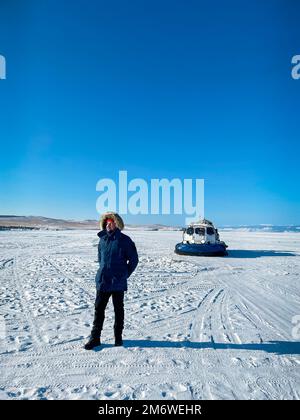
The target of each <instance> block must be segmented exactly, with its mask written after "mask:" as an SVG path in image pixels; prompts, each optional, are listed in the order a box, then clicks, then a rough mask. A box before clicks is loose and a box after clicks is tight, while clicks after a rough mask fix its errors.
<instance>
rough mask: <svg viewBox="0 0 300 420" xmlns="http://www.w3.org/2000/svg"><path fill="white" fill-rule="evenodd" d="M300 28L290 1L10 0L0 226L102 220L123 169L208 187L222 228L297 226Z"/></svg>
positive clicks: (1, 42) (1, 119)
mask: <svg viewBox="0 0 300 420" xmlns="http://www.w3.org/2000/svg"><path fill="white" fill-rule="evenodd" d="M299 21H300V3H299V2H298V1H294V0H280V1H278V0H265V1H261V0H252V1H243V0H239V1H232V0H229V1H226V0H222V1H221V0H220V1H214V2H209V1H201V0H195V1H190V0H182V1H176V0H172V1H165V0H159V1H156V0H151V1H150V0H149V1H146V0H145V1H143V0H131V1H129V2H126V1H114V0H112V1H102V0H98V1H96V0H94V1H88V2H87V1H83V0H73V1H62V0H60V1H58V0H43V1H40V0H27V1H23V0H2V1H1V15H0V54H2V55H4V56H5V57H6V61H7V79H6V80H0V129H1V130H0V142H1V153H0V191H1V201H0V214H17V215H44V216H50V217H63V218H79V219H86V218H96V217H98V215H97V213H96V208H95V203H96V199H97V197H98V195H99V193H97V192H96V190H95V186H96V182H97V180H98V179H100V178H105V177H110V178H116V176H117V174H118V171H119V170H122V169H125V170H127V171H128V176H129V178H130V179H131V178H135V177H141V178H145V179H146V180H150V178H164V177H166V178H169V179H172V178H174V177H179V178H181V179H183V178H204V179H205V210H206V217H208V218H210V219H212V220H213V221H215V222H216V223H217V224H256V223H274V224H293V223H294V224H296V223H299V222H300V220H299V214H300V197H299V196H300V195H299V191H300V189H299V179H300V176H299V155H300V153H299V152H300V145H299V144H300V142H299V136H300V135H299V130H300V118H299V107H300V80H293V79H292V78H291V68H292V65H291V58H292V56H293V55H295V54H300V25H299ZM125 219H126V220H127V221H128V222H135V221H136V222H163V223H170V224H172V223H182V221H183V218H178V217H174V216H170V217H169V218H166V217H148V218H145V217H135V218H133V217H127V218H125Z"/></svg>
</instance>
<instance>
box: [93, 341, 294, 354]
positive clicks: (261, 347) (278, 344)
mask: <svg viewBox="0 0 300 420" xmlns="http://www.w3.org/2000/svg"><path fill="white" fill-rule="evenodd" d="M109 347H114V346H113V345H112V344H102V345H101V347H97V348H96V349H95V350H94V351H101V350H102V349H104V348H109ZM124 347H125V348H130V347H140V348H188V349H213V350H254V351H265V352H266V353H273V354H277V355H283V354H293V355H299V354H300V342H297V341H270V342H266V343H245V344H234V343H215V342H203V343H199V342H195V341H194V342H192V341H158V340H157V341H156V340H153V341H152V340H124Z"/></svg>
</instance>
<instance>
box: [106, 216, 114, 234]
mask: <svg viewBox="0 0 300 420" xmlns="http://www.w3.org/2000/svg"><path fill="white" fill-rule="evenodd" d="M115 229H116V224H115V221H114V220H113V219H107V220H106V230H107V231H108V232H112V231H113V230H115Z"/></svg>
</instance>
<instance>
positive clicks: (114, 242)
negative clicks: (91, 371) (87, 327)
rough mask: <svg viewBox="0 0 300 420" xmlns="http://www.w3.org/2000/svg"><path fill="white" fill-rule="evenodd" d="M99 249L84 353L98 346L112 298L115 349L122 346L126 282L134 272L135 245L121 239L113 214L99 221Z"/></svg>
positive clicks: (118, 222)
mask: <svg viewBox="0 0 300 420" xmlns="http://www.w3.org/2000/svg"><path fill="white" fill-rule="evenodd" d="M100 228H101V231H100V232H99V233H98V236H99V238H100V240H99V245H98V260H99V265H100V267H99V269H98V271H97V274H96V287H97V296H96V302H95V316H94V324H93V328H92V332H91V337H90V340H89V341H88V343H86V345H85V349H86V350H92V349H93V348H94V347H97V346H100V344H101V342H100V336H101V331H102V327H103V322H104V318H105V308H106V306H107V303H108V301H109V298H110V296H112V300H113V305H114V311H115V324H114V333H115V346H122V345H123V341H122V332H123V328H124V292H125V291H126V290H127V279H128V277H129V276H130V275H131V274H132V273H133V271H134V270H135V269H136V266H137V264H138V254H137V251H136V247H135V244H134V242H133V241H132V240H131V239H130V238H129V236H127V235H124V234H123V233H122V232H121V230H122V229H123V228H124V223H123V220H122V218H121V217H120V216H119V215H118V214H117V213H113V212H109V213H105V214H104V215H103V216H102V217H101V221H100Z"/></svg>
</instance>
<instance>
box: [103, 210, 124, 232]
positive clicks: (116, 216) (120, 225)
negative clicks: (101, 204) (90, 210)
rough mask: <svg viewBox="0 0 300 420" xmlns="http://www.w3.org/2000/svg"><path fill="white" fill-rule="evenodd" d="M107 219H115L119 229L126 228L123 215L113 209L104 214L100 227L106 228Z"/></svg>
mask: <svg viewBox="0 0 300 420" xmlns="http://www.w3.org/2000/svg"><path fill="white" fill-rule="evenodd" d="M106 219H113V220H114V221H115V224H116V226H117V228H118V229H120V230H123V229H124V222H123V219H122V217H121V216H120V215H119V214H118V213H114V212H113V211H109V212H107V213H104V214H102V216H101V219H100V229H101V230H104V229H105V228H106Z"/></svg>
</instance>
